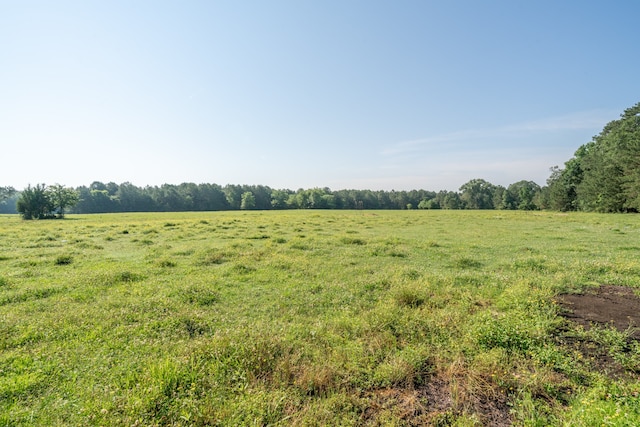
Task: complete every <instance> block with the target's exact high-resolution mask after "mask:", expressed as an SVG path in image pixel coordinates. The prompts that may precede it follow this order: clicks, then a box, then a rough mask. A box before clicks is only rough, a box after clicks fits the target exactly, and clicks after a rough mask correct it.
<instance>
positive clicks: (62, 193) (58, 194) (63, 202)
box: [46, 184, 80, 218]
mask: <svg viewBox="0 0 640 427" xmlns="http://www.w3.org/2000/svg"><path fill="white" fill-rule="evenodd" d="M46 193H47V197H48V198H49V200H50V202H51V206H52V211H54V212H55V214H56V215H57V216H58V218H64V213H65V210H66V209H67V208H70V207H73V206H75V205H76V203H78V201H79V200H80V196H79V194H78V192H77V191H76V190H74V189H72V188H67V187H65V186H63V185H60V184H54V185H52V186H50V187H49V188H47V189H46Z"/></svg>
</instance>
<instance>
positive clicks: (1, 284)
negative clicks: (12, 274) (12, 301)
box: [0, 276, 9, 288]
mask: <svg viewBox="0 0 640 427" xmlns="http://www.w3.org/2000/svg"><path fill="white" fill-rule="evenodd" d="M8 287H9V280H7V279H6V278H5V277H1V276H0V288H8Z"/></svg>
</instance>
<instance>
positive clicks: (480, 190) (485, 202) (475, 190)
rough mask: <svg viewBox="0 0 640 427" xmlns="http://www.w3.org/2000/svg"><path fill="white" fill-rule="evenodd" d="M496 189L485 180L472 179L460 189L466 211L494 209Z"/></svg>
mask: <svg viewBox="0 0 640 427" xmlns="http://www.w3.org/2000/svg"><path fill="white" fill-rule="evenodd" d="M495 188H496V187H495V185H493V184H491V183H490V182H487V181H485V180H484V179H472V180H471V181H469V182H467V183H465V184H463V185H462V187H460V192H461V194H460V199H461V200H462V202H463V203H464V207H465V208H466V209H493V208H494V206H493V193H494V191H495Z"/></svg>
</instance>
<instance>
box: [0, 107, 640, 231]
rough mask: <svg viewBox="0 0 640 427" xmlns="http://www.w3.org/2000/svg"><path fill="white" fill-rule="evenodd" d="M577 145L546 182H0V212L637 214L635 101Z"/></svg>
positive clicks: (639, 174) (639, 119)
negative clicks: (343, 186)
mask: <svg viewBox="0 0 640 427" xmlns="http://www.w3.org/2000/svg"><path fill="white" fill-rule="evenodd" d="M620 117H621V118H620V119H618V120H614V121H612V122H610V123H608V124H607V125H606V126H605V127H604V129H603V130H602V132H600V134H598V135H596V136H594V137H593V139H592V141H591V142H589V143H587V144H585V145H583V146H581V147H579V148H578V150H577V151H576V153H575V155H574V157H572V158H571V159H569V160H568V161H567V162H565V164H564V167H563V168H561V167H558V166H554V167H553V168H551V176H550V177H549V179H548V180H547V183H546V184H547V185H546V186H543V187H541V186H539V185H538V184H536V183H535V182H533V181H525V180H523V181H518V182H516V183H513V184H511V185H509V186H508V187H504V186H501V185H494V184H492V183H490V182H488V181H486V180H484V179H480V178H478V179H472V180H470V181H469V182H467V183H465V184H463V185H462V186H461V187H460V189H459V191H439V192H434V191H427V190H411V191H394V190H391V191H382V190H379V191H374V190H338V191H332V190H331V189H329V188H311V189H302V188H301V189H298V190H296V191H293V190H287V189H272V188H270V187H267V186H263V185H225V186H220V185H217V184H194V183H182V184H179V185H173V184H164V185H161V186H146V187H138V186H135V185H133V184H131V183H129V182H125V183H121V184H116V183H113V182H109V183H106V184H105V183H102V182H99V181H95V182H93V183H92V184H91V185H89V186H81V187H77V188H75V189H72V188H67V187H64V186H61V185H59V184H56V185H53V186H50V187H48V186H46V185H44V184H38V185H36V186H35V187H31V186H28V187H27V188H26V189H24V190H23V191H22V192H16V191H15V190H14V189H13V188H12V187H0V213H16V212H18V213H20V214H21V215H22V216H23V217H24V218H26V219H31V218H55V217H58V218H60V217H63V216H64V214H65V212H72V213H109V212H179V211H222V210H247V209H260V210H268V209H509V210H515V209H519V210H539V209H548V210H558V211H578V210H582V211H596V212H638V211H640V103H638V104H636V105H635V106H633V107H631V108H629V109H627V110H625V111H624V113H623V114H621V116H620Z"/></svg>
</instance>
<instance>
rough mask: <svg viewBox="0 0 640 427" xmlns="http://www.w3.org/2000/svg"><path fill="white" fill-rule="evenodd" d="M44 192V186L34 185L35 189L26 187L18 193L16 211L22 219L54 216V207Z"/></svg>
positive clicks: (29, 186)
mask: <svg viewBox="0 0 640 427" xmlns="http://www.w3.org/2000/svg"><path fill="white" fill-rule="evenodd" d="M46 190H47V187H46V185H44V184H36V186H35V187H31V185H28V186H27V188H25V189H24V190H23V191H22V192H21V193H20V198H19V199H18V202H17V204H16V209H17V210H18V213H20V215H22V218H24V219H45V218H52V217H53V216H54V215H53V209H54V206H53V203H52V202H51V199H50V198H49V195H48V194H47V191H46Z"/></svg>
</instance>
